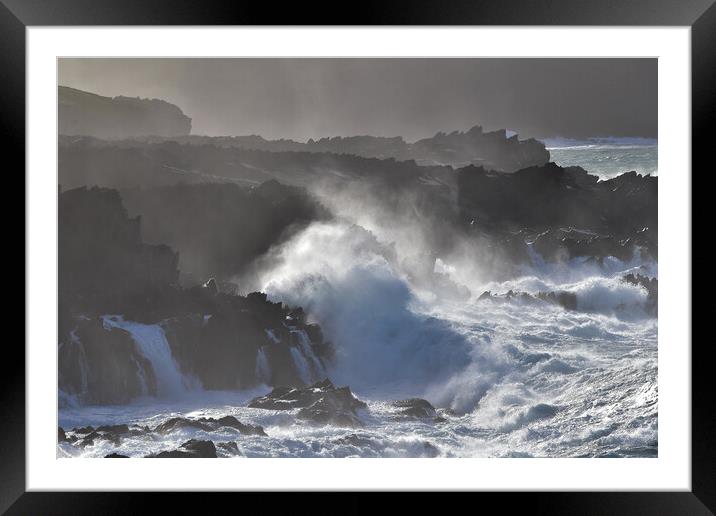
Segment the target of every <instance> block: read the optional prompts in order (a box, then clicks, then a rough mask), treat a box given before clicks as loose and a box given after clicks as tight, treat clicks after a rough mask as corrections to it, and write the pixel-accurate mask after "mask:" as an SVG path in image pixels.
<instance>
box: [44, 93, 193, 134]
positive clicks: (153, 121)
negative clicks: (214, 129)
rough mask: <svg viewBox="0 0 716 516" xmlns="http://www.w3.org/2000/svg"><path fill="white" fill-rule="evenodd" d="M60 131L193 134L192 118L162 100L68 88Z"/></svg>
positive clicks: (60, 115) (60, 98)
mask: <svg viewBox="0 0 716 516" xmlns="http://www.w3.org/2000/svg"><path fill="white" fill-rule="evenodd" d="M58 110H59V111H58V118H59V132H60V134H66V135H87V136H94V137H97V138H133V137H138V136H149V135H156V136H165V137H175V136H184V135H188V134H189V133H190V132H191V118H189V117H188V116H186V115H185V114H184V113H182V111H181V109H179V108H178V107H177V106H175V105H174V104H170V103H169V102H166V101H164V100H159V99H140V98H131V97H123V96H119V97H113V98H112V97H103V96H101V95H96V94H94V93H89V92H86V91H82V90H76V89H74V88H68V87H66V86H60V87H59V88H58Z"/></svg>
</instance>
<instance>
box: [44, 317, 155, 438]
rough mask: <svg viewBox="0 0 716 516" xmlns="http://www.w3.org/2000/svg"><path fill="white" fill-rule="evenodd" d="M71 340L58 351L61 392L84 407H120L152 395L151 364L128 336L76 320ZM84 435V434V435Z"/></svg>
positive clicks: (91, 321) (96, 322) (99, 324)
mask: <svg viewBox="0 0 716 516" xmlns="http://www.w3.org/2000/svg"><path fill="white" fill-rule="evenodd" d="M73 335H74V338H69V339H67V340H66V341H65V342H63V343H62V344H61V346H60V348H59V352H58V360H59V376H60V378H59V381H60V388H62V389H63V390H64V391H65V392H68V393H73V394H77V396H78V398H79V399H80V400H81V401H82V402H83V403H86V404H104V405H108V404H109V405H112V404H124V403H128V402H129V401H131V400H132V399H134V398H137V397H138V396H141V395H142V394H145V388H146V389H147V391H148V392H146V394H154V393H156V380H155V376H154V370H153V369H152V366H151V363H150V362H149V360H147V358H146V357H145V356H144V355H143V354H142V353H141V352H140V350H139V348H138V346H137V344H136V343H135V342H134V339H132V336H131V335H130V334H129V333H128V332H126V331H125V330H122V329H120V328H112V327H105V326H104V324H103V322H102V320H101V319H98V318H97V319H95V318H92V319H89V318H83V319H78V320H77V322H76V327H75V329H74V331H73ZM84 433H86V432H84Z"/></svg>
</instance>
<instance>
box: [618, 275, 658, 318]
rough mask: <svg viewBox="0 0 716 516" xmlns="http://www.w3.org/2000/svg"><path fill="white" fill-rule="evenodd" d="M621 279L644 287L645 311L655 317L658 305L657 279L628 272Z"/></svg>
mask: <svg viewBox="0 0 716 516" xmlns="http://www.w3.org/2000/svg"><path fill="white" fill-rule="evenodd" d="M622 281H625V282H626V283H629V284H631V285H637V286H639V287H642V288H644V289H646V292H647V296H646V307H645V308H646V311H647V313H649V314H651V315H653V316H654V317H656V315H657V310H658V305H659V280H658V279H657V278H649V277H648V276H643V275H641V274H632V273H629V274H627V275H625V276H624V277H623V278H622Z"/></svg>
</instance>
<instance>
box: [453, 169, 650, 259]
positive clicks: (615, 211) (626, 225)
mask: <svg viewBox="0 0 716 516" xmlns="http://www.w3.org/2000/svg"><path fill="white" fill-rule="evenodd" d="M457 189H458V209H459V210H460V217H461V220H462V222H463V224H464V226H465V227H467V228H468V230H469V231H470V232H481V233H486V234H489V235H492V236H493V237H494V239H495V240H496V241H498V242H499V244H500V246H501V247H502V248H503V250H505V251H507V252H508V253H509V254H510V255H511V257H512V258H515V259H517V260H518V261H519V260H521V261H529V260H530V259H531V257H530V256H529V255H528V251H529V248H528V247H526V246H525V243H528V244H529V245H530V246H531V249H532V250H533V251H536V252H537V253H538V254H539V255H540V256H541V258H542V259H544V260H546V261H558V260H561V259H563V258H570V257H575V256H588V257H595V258H597V259H602V258H604V257H606V256H614V257H616V258H619V259H622V260H627V259H630V258H631V257H632V256H633V254H634V251H635V249H637V248H640V249H641V250H642V251H643V252H645V253H646V255H649V256H651V257H653V258H656V256H657V234H658V216H657V197H658V180H657V178H656V177H651V176H640V175H638V174H636V172H628V173H625V174H622V175H620V176H617V177H615V178H613V179H609V180H606V181H599V178H598V177H597V176H593V175H590V174H588V173H587V172H586V171H585V170H584V169H582V168H579V167H566V168H565V167H560V166H558V165H556V164H554V163H548V164H547V165H544V166H541V167H530V168H525V169H523V170H519V171H517V172H515V173H514V174H499V173H495V172H491V171H489V170H487V169H485V168H483V167H472V166H471V167H465V168H462V169H460V170H458V171H457Z"/></svg>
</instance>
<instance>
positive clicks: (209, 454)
mask: <svg viewBox="0 0 716 516" xmlns="http://www.w3.org/2000/svg"><path fill="white" fill-rule="evenodd" d="M147 457H151V458H158V459H167V458H202V459H215V458H216V446H214V443H213V441H200V440H197V439H190V440H189V441H187V442H185V443H184V444H182V445H181V446H180V447H179V448H178V449H176V450H172V451H163V452H159V453H157V454H156V455H148V456H147Z"/></svg>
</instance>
